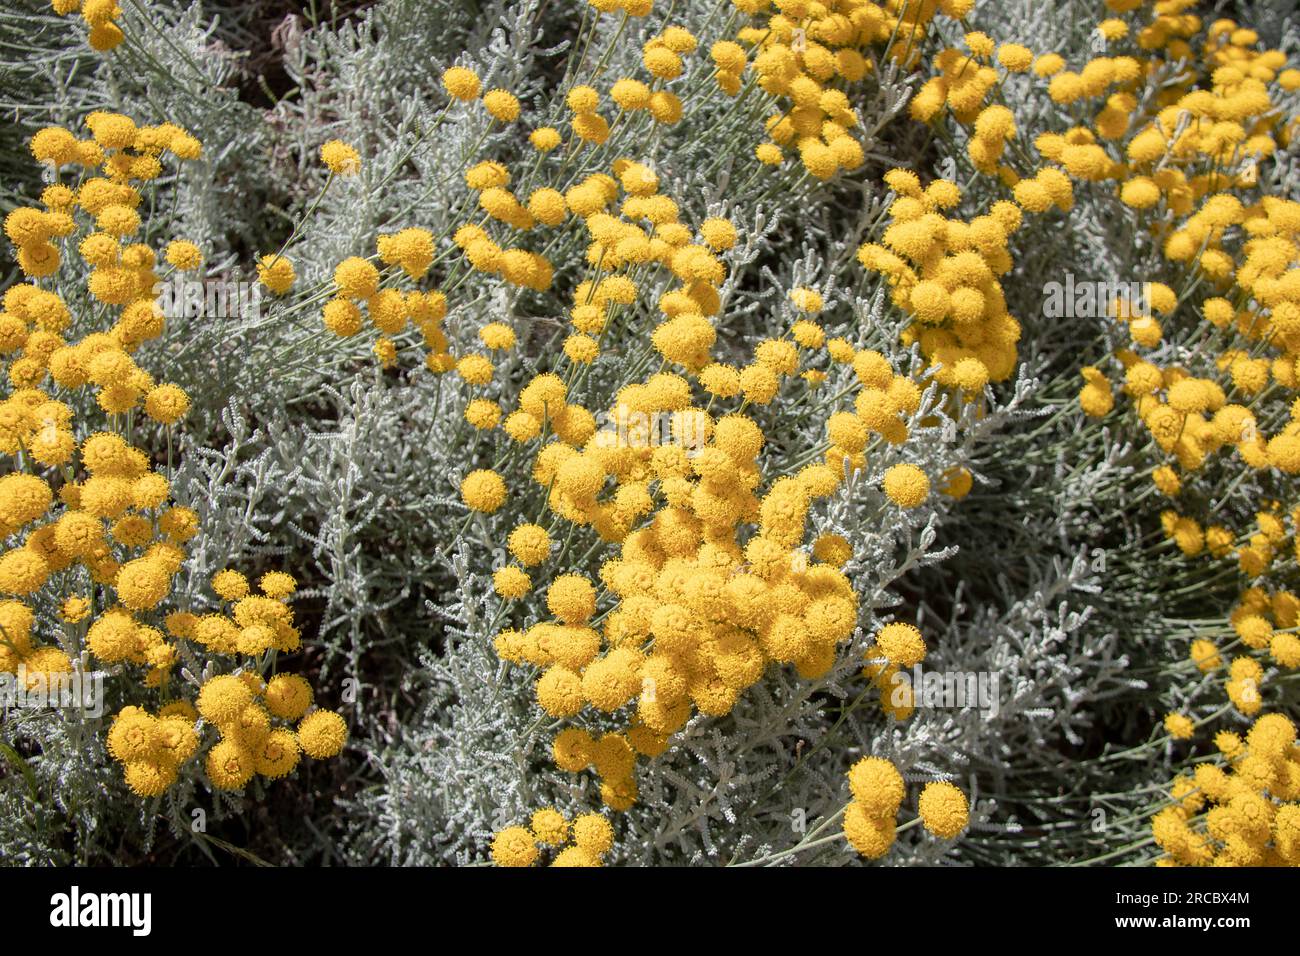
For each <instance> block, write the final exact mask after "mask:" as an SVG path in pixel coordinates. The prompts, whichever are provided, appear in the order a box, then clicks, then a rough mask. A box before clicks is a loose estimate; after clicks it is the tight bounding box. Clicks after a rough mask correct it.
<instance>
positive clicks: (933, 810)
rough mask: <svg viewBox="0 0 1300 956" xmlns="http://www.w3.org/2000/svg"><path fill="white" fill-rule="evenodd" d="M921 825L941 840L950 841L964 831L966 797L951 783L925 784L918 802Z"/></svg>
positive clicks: (966, 807) (966, 814)
mask: <svg viewBox="0 0 1300 956" xmlns="http://www.w3.org/2000/svg"><path fill="white" fill-rule="evenodd" d="M917 808H918V810H919V811H920V814H921V823H922V824H923V825H924V826H925V828H926V829H927V830H929V831H930V832H931V833H933V834H934V835H935V836H937V837H940V838H941V839H945V840H951V839H952V838H953V837H955V836H956V835H957V834H959V833H961V831H962V830H964V829H966V823H967V820H968V817H969V808H968V806H967V803H966V795H965V794H964V793H962V792H961V791H960V790H958V789H957V788H956V787H955V786H953V785H952V784H951V783H946V782H942V783H939V782H936V783H927V784H926V785H925V789H923V790H922V791H921V798H920V800H919V801H918V807H917Z"/></svg>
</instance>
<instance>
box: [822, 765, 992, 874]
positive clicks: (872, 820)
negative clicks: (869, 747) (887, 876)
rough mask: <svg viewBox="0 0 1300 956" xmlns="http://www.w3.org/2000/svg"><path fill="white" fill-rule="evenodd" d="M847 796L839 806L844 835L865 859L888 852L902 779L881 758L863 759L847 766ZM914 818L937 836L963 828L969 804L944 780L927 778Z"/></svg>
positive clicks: (951, 835)
mask: <svg viewBox="0 0 1300 956" xmlns="http://www.w3.org/2000/svg"><path fill="white" fill-rule="evenodd" d="M849 792H850V793H851V794H852V799H851V800H849V803H848V806H846V807H845V809H844V836H845V837H846V838H847V839H848V841H849V844H850V845H851V846H852V847H853V849H855V850H857V851H858V852H859V853H861V854H862V855H863V856H864V857H866V858H867V859H869V860H876V859H879V858H880V857H882V856H884V855H885V854H886V853H888V852H889V848H890V847H891V846H893V845H894V839H895V836H896V834H897V829H898V828H897V826H896V824H895V820H896V819H897V817H898V811H899V808H900V807H901V806H902V804H903V797H904V796H905V795H906V786H905V784H904V783H903V777H902V775H901V774H900V773H899V772H898V768H897V767H895V766H894V765H893V764H892V763H890V762H889V761H888V760H885V759H884V758H882V757H863V758H862V759H861V760H859V761H858V762H857V763H855V764H854V765H853V767H852V768H851V769H850V770H849ZM917 810H918V814H919V816H918V819H919V820H920V821H921V823H922V825H923V826H924V827H925V828H926V829H927V830H928V831H930V832H931V833H932V834H934V835H935V836H937V837H939V838H940V839H942V840H951V839H953V838H954V837H956V836H957V835H958V834H960V833H961V832H962V831H963V830H964V829H966V824H967V823H968V822H969V818H970V808H969V806H968V805H967V802H966V795H965V794H964V793H962V792H961V790H959V789H958V788H957V787H956V786H954V785H953V784H951V783H948V782H946V781H931V782H930V783H927V784H926V785H925V786H924V787H923V788H922V790H921V794H920V797H919V798H918V800H917Z"/></svg>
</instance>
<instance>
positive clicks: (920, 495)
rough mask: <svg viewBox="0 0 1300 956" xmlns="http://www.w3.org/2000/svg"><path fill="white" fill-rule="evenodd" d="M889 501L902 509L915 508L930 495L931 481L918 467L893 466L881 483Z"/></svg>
mask: <svg viewBox="0 0 1300 956" xmlns="http://www.w3.org/2000/svg"><path fill="white" fill-rule="evenodd" d="M881 486H882V487H883V488H884V491H885V494H886V495H887V496H888V497H889V500H890V501H892V502H893V503H894V504H896V505H898V506H899V507H900V508H915V507H917V506H918V505H920V504H921V503H922V502H924V501H925V499H926V497H927V496H928V495H929V494H930V479H929V478H928V477H926V474H925V472H923V471H922V470H921V469H920V468H918V467H916V465H907V464H903V465H893V466H891V467H890V468H889V470H888V471H886V472H885V477H884V480H883V481H882V483H881Z"/></svg>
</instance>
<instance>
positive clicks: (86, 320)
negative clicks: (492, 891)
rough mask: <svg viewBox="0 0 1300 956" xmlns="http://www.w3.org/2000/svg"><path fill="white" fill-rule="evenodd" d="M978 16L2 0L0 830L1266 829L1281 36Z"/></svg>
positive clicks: (1291, 200)
mask: <svg viewBox="0 0 1300 956" xmlns="http://www.w3.org/2000/svg"><path fill="white" fill-rule="evenodd" d="M1020 6H1021V4H1017V3H987V2H986V3H977V2H975V0H886V2H882V3H873V2H867V0H831V2H810V0H785V2H769V0H728V2H715V0H690V2H687V3H677V4H672V5H667V6H665V5H662V4H655V3H653V2H650V0H626V2H622V3H617V2H600V3H572V4H560V5H556V4H541V3H532V2H528V3H522V4H499V5H489V6H488V7H485V8H484V9H483V10H476V11H473V12H471V11H468V10H464V9H461V8H459V7H457V6H456V5H446V4H441V3H427V2H416V0H384V2H380V3H377V4H374V5H371V6H368V7H367V8H365V9H364V10H362V11H359V12H357V13H355V14H354V15H352V16H351V17H347V18H342V19H339V18H337V17H335V18H332V19H329V20H320V21H316V20H310V19H304V18H303V17H302V16H301V15H299V14H288V15H287V16H285V18H284V19H283V20H280V21H277V22H272V21H270V20H263V19H260V18H259V17H257V16H255V15H252V14H249V13H248V12H247V11H246V9H245V8H244V7H243V5H238V4H236V5H231V8H230V9H227V6H226V5H225V4H221V3H211V4H203V5H199V4H195V5H193V6H192V7H190V8H189V9H188V10H186V11H185V12H182V13H178V12H175V11H174V10H172V9H171V7H170V5H163V4H150V3H144V2H139V3H137V2H134V0H133V2H131V3H129V4H122V5H118V4H115V3H112V2H104V3H101V2H99V0H81V2H77V0H68V2H63V0H56V2H53V3H50V4H45V3H43V2H42V3H38V2H37V0H23V4H22V5H21V6H20V9H19V10H18V11H17V12H15V13H12V14H8V13H7V14H5V15H4V18H3V20H0V48H2V49H3V50H4V56H5V57H6V64H7V65H8V66H9V67H10V75H13V76H16V77H20V78H21V79H22V83H23V85H22V89H21V94H20V95H21V96H22V97H23V102H24V103H26V104H27V105H28V108H27V111H26V112H25V113H24V115H26V116H32V117H38V119H34V120H33V121H31V122H30V123H29V125H28V126H27V127H25V128H23V129H22V130H21V132H22V136H21V137H19V138H20V139H21V144H20V145H19V146H15V147H14V148H12V149H10V150H9V151H8V152H7V153H5V154H4V155H3V156H0V161H3V162H4V163H5V166H6V169H10V168H12V169H14V170H16V171H18V172H16V175H15V178H14V182H15V183H17V186H16V188H14V189H12V191H9V192H5V193H4V194H3V197H4V201H5V207H6V208H5V219H4V231H5V235H6V238H7V239H8V242H9V253H10V255H11V258H12V263H13V266H12V269H11V270H10V273H11V274H10V277H9V278H8V279H7V280H6V287H5V290H4V299H3V305H4V311H3V313H0V356H2V358H3V362H4V371H5V376H6V381H5V385H4V386H3V388H4V396H3V397H4V401H3V403H2V404H0V443H2V444H3V448H0V451H3V452H4V454H5V455H6V456H7V457H6V461H8V462H9V463H10V464H9V468H8V472H7V474H5V475H4V476H3V477H0V534H3V535H4V537H5V541H4V548H3V553H0V592H3V594H4V599H5V600H4V603H3V604H0V629H2V630H3V643H0V669H3V670H4V671H5V672H7V673H11V674H21V675H22V679H23V681H25V682H27V684H28V685H29V686H30V685H31V684H32V682H38V681H48V680H49V679H50V678H51V676H52V675H57V674H60V673H73V672H76V673H78V674H80V673H86V674H93V675H95V676H97V677H98V678H100V679H102V680H103V687H104V694H105V696H106V697H107V699H108V701H109V707H108V708H107V709H106V710H105V711H104V713H103V714H102V715H95V714H91V713H90V712H89V711H86V710H85V709H71V708H58V707H19V706H12V707H9V708H8V709H6V710H5V712H4V717H3V720H2V721H0V744H2V745H3V746H2V747H0V753H3V755H4V757H5V761H6V762H5V764H4V765H3V766H2V767H0V804H2V805H0V848H2V849H3V852H4V853H5V856H6V858H7V859H13V860H15V861H17V862H27V863H48V862H66V861H76V862H88V863H89V862H126V863H131V862H138V861H139V860H141V859H143V857H144V855H145V854H150V855H151V858H152V859H159V858H160V857H162V858H166V859H170V860H175V861H188V860H199V859H211V860H215V861H217V862H221V861H223V859H229V858H231V856H232V855H233V856H234V857H237V858H242V859H255V860H265V861H266V862H273V863H301V862H346V863H394V864H404V863H450V864H468V863H478V862H492V863H495V864H497V865H502V866H533V865H558V866H597V865H629V864H640V865H664V864H672V865H677V864H708V865H719V864H721V865H746V866H751V865H791V864H800V865H814V864H816V865H822V864H849V863H863V862H867V861H879V862H883V863H886V864H929V863H937V862H940V861H944V862H955V863H963V864H969V865H1015V864H1018V863H1073V864H1077V863H1116V862H1126V863H1135V862H1142V863H1155V864H1158V865H1172V864H1186V865H1257V864H1261V863H1268V864H1295V863H1297V862H1300V809H1297V807H1298V806H1300V804H1297V800H1300V748H1298V747H1297V743H1296V739H1295V733H1296V732H1295V724H1294V718H1295V706H1296V700H1295V697H1294V686H1295V684H1294V680H1293V679H1292V677H1293V673H1292V672H1293V671H1294V670H1295V668H1297V667H1300V638H1297V635H1296V633H1295V632H1296V629H1297V615H1298V614H1300V599H1297V597H1296V596H1295V595H1296V593H1298V592H1296V588H1297V586H1298V583H1300V582H1297V581H1296V580H1295V577H1296V567H1297V564H1296V562H1297V559H1298V557H1300V545H1297V542H1296V540H1294V539H1295V527H1294V526H1295V523H1296V521H1297V520H1300V519H1297V517H1296V515H1297V513H1300V511H1298V509H1300V502H1296V501H1293V500H1291V498H1292V497H1293V491H1294V482H1295V476H1296V474H1297V473H1300V433H1296V432H1295V429H1294V427H1293V422H1292V419H1293V416H1294V414H1295V409H1296V408H1297V407H1300V405H1297V404H1296V401H1297V396H1296V395H1295V394H1293V393H1294V392H1295V391H1296V389H1297V388H1298V387H1300V373H1297V369H1296V359H1297V354H1300V353H1297V351H1296V350H1297V349H1300V284H1298V283H1297V276H1300V263H1298V260H1300V246H1298V245H1297V242H1300V237H1298V236H1297V233H1298V232H1300V202H1297V201H1296V198H1295V197H1294V196H1292V195H1289V194H1288V190H1291V191H1293V189H1294V186H1293V184H1294V182H1296V181H1297V180H1296V173H1297V169H1296V166H1297V162H1296V156H1297V152H1296V151H1297V149H1300V147H1297V146H1295V145H1293V144H1294V139H1295V134H1296V132H1297V129H1298V127H1297V120H1296V114H1295V110H1296V107H1297V91H1300V70H1297V69H1296V68H1295V67H1294V66H1291V65H1288V64H1289V62H1292V61H1293V60H1294V54H1295V47H1296V45H1297V41H1298V40H1300V31H1298V30H1297V26H1298V24H1297V23H1296V22H1295V21H1294V18H1292V19H1287V17H1286V16H1284V15H1283V14H1281V13H1278V12H1277V11H1275V10H1273V9H1272V8H1270V7H1268V6H1267V5H1265V4H1244V5H1243V10H1242V11H1241V14H1240V19H1239V20H1229V19H1226V18H1223V19H1214V18H1213V16H1208V15H1206V11H1205V10H1202V9H1200V8H1199V6H1198V4H1196V3H1193V2H1191V0H1159V2H1154V3H1152V2H1141V0H1105V2H1096V3H1088V4H1082V5H1080V4H1078V3H1072V4H1060V5H1059V6H1060V7H1061V11H1069V15H1059V16H1058V15H1050V16H1043V10H1042V9H1041V8H1042V7H1043V4H1041V3H1037V4H1035V5H1034V7H1035V15H1034V16H1032V17H1031V16H1024V15H1022V14H1023V13H1024V11H1022V10H1019V9H1018V8H1019V7H1020ZM1056 6H1057V4H1054V3H1050V2H1049V3H1048V4H1047V7H1049V8H1051V10H1049V11H1048V12H1049V13H1053V14H1055V13H1060V12H1061V11H1056V10H1055V8H1056ZM1081 17H1082V18H1083V19H1080V18H1081ZM34 50H36V51H38V52H33V51H34ZM417 54H418V55H417ZM1289 58H1290V60H1289ZM67 67H73V68H72V69H71V70H70V71H69V70H68V69H67ZM56 76H57V77H59V78H60V79H59V81H58V82H56V81H55V78H56ZM66 76H70V77H71V80H64V79H62V78H63V77H66ZM272 80H273V81H274V86H273V85H272ZM15 95H19V94H15ZM1288 184H1290V185H1288ZM232 291H233V298H232ZM250 303H251V307H250ZM1293 326H1294V327H1293ZM154 376H159V378H157V379H156V378H155V377H154ZM1080 383H1082V384H1080ZM304 758H305V759H304ZM267 813H279V814H280V815H281V816H282V817H289V818H291V819H292V820H295V821H301V822H298V823H290V824H287V825H286V827H285V829H284V830H283V831H281V830H279V829H277V830H276V832H274V833H273V832H269V831H267V830H266V829H265V828H264V825H263V824H262V823H259V821H263V820H265V818H266V814H267ZM159 823H163V824H165V829H164V830H162V831H161V832H160V830H159V826H158V824H159ZM1043 834H1050V837H1044V836H1043Z"/></svg>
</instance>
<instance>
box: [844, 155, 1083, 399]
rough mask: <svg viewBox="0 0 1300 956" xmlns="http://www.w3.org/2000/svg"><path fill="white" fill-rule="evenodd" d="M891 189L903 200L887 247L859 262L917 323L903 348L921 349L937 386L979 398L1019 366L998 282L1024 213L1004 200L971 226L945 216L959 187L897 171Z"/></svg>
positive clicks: (893, 209)
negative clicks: (880, 278) (923, 181)
mask: <svg viewBox="0 0 1300 956" xmlns="http://www.w3.org/2000/svg"><path fill="white" fill-rule="evenodd" d="M885 184H886V185H887V186H888V187H889V188H890V190H891V191H892V192H893V193H894V194H895V195H896V196H897V197H898V198H896V199H895V200H894V201H893V203H891V204H890V207H889V213H890V224H889V226H888V228H887V229H886V230H885V232H884V235H883V236H882V237H881V244H876V243H867V244H865V245H863V246H862V248H861V249H859V250H858V261H859V262H861V263H862V265H863V267H864V268H866V269H868V270H870V271H872V272H876V273H879V274H881V275H883V276H885V277H886V280H887V282H888V284H889V287H890V295H891V297H892V299H893V302H894V303H895V305H897V306H898V307H899V308H900V309H902V310H903V311H904V312H905V313H906V314H907V315H908V316H910V317H911V319H912V323H911V324H910V325H909V326H908V328H907V329H906V330H905V332H904V343H905V344H910V343H911V342H914V341H915V342H919V343H920V345H921V351H922V353H923V354H924V355H925V356H926V358H927V359H929V360H930V362H931V365H932V367H933V371H934V378H935V380H936V381H938V382H939V383H940V384H942V385H945V386H949V387H952V388H959V389H961V390H962V391H963V392H965V393H966V394H967V395H970V396H975V395H980V394H982V393H983V391H984V386H985V385H986V384H988V383H989V382H990V381H993V382H1001V381H1005V380H1006V379H1007V377H1008V376H1010V375H1011V373H1012V371H1014V369H1015V367H1016V342H1017V341H1019V339H1020V323H1018V322H1017V321H1016V320H1015V319H1014V318H1012V317H1011V316H1010V315H1009V314H1008V313H1007V306H1006V299H1005V298H1004V296H1003V293H1002V287H1001V285H1000V284H999V283H998V278H997V277H998V276H1000V275H1005V274H1006V273H1007V272H1009V271H1010V270H1011V266H1012V262H1011V256H1010V254H1009V253H1008V252H1007V240H1008V238H1009V237H1010V236H1011V235H1013V234H1014V233H1015V231H1016V230H1017V229H1019V228H1020V218H1021V217H1020V210H1019V209H1018V208H1017V207H1016V205H1015V204H1014V203H1011V202H1008V201H1006V200H999V201H998V202H996V203H994V204H993V206H992V208H990V210H989V211H988V213H986V214H985V215H982V216H977V217H976V218H975V219H973V220H972V221H970V222H963V221H961V220H960V219H947V218H945V217H944V216H943V215H942V214H941V211H942V210H945V209H951V208H953V207H955V206H956V205H957V204H958V203H959V202H960V201H961V190H960V189H959V188H958V187H957V185H956V184H955V183H952V182H949V181H947V180H944V179H936V180H934V181H933V182H931V183H930V184H929V185H928V186H926V187H925V188H924V189H922V188H921V183H920V181H919V179H918V178H917V176H916V174H915V173H913V172H911V171H909V170H904V169H892V170H890V171H889V172H888V173H887V174H886V175H885ZM1067 186H1068V183H1067Z"/></svg>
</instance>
